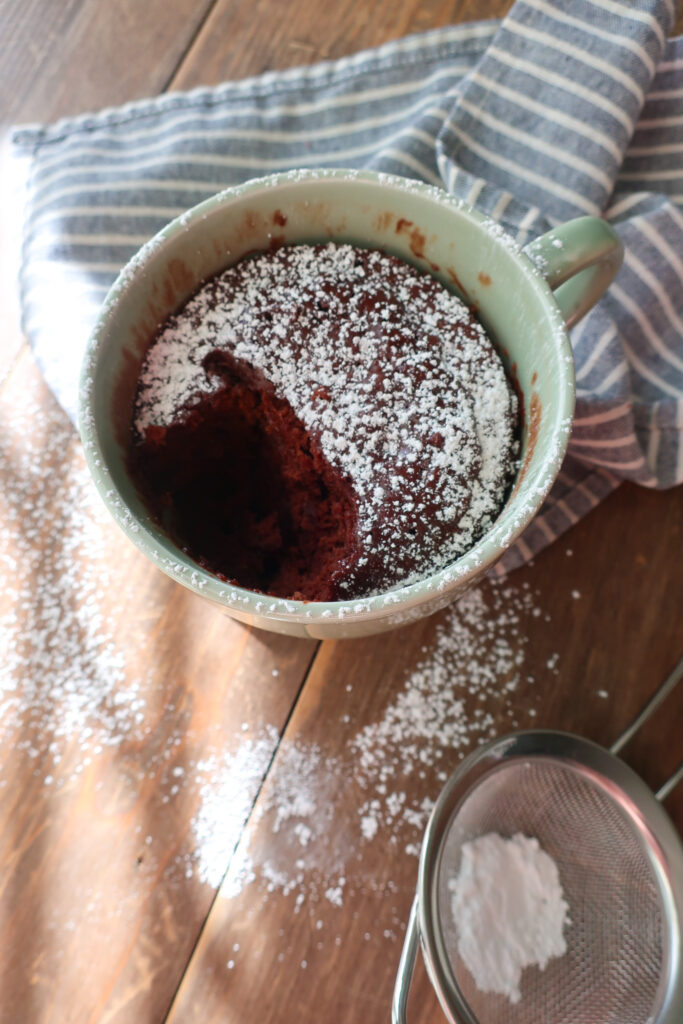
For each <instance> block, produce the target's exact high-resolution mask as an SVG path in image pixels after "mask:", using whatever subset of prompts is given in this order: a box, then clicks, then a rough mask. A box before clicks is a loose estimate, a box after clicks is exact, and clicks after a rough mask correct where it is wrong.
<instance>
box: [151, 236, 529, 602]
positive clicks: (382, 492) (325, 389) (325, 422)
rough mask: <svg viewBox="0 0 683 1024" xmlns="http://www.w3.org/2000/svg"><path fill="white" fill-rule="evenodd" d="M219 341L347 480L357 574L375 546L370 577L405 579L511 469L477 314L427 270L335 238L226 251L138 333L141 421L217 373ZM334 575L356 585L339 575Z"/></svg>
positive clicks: (497, 495)
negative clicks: (147, 340)
mask: <svg viewBox="0 0 683 1024" xmlns="http://www.w3.org/2000/svg"><path fill="white" fill-rule="evenodd" d="M221 351H226V352H229V353H230V354H231V357H234V358H236V359H237V360H239V361H241V362H242V363H243V364H244V365H245V366H248V367H255V368H257V369H258V370H259V371H262V373H263V375H264V376H265V378H266V380H267V381H268V382H269V383H270V385H272V387H273V388H274V389H275V393H276V395H277V396H278V397H279V398H283V399H285V400H286V401H287V402H288V403H289V405H290V406H291V408H292V409H293V410H294V413H295V414H296V416H297V417H298V418H299V419H300V420H301V422H302V423H303V424H304V426H305V428H306V429H307V430H308V431H310V433H311V436H312V438H313V439H314V443H315V444H319V445H320V449H321V450H322V453H323V454H324V456H325V458H326V459H327V461H328V462H329V463H330V464H331V465H332V466H334V467H336V469H337V470H339V472H340V473H341V474H342V476H343V477H344V478H345V479H349V480H350V481H351V482H352V484H353V488H354V492H355V494H356V497H357V501H358V530H359V534H360V538H359V539H360V543H361V545H362V547H363V550H364V551H365V552H366V555H365V556H364V558H362V559H361V560H360V562H359V565H358V568H357V569H356V570H355V571H356V575H358V576H359V579H362V578H363V577H364V575H365V574H366V573H367V571H368V569H367V562H368V559H370V560H372V558H373V557H375V555H374V553H375V552H379V557H378V559H377V560H378V564H379V565H381V566H382V569H381V572H382V573H383V574H384V578H383V579H382V580H381V583H376V584H375V586H376V587H377V588H378V589H385V588H386V586H387V585H395V584H396V583H398V582H401V583H408V582H412V581H414V580H416V579H419V578H420V577H421V576H422V575H424V574H425V573H426V572H432V571H435V570H436V569H438V568H441V567H442V566H443V565H445V564H448V563H449V562H451V561H453V560H454V559H455V558H457V557H458V556H459V555H460V554H462V553H463V552H464V551H466V550H467V549H468V548H469V547H471V546H472V544H473V543H474V541H475V540H476V539H477V538H478V537H479V536H480V535H481V534H482V533H483V532H484V531H485V530H486V529H487V528H488V527H489V526H490V525H491V524H492V522H493V521H494V519H495V517H496V515H497V514H498V512H499V510H500V508H501V506H502V503H503V499H504V496H505V493H506V490H507V488H508V487H509V484H510V482H511V477H512V473H513V471H514V465H515V458H516V440H515V436H514V432H515V417H516V397H515V395H514V392H513V391H512V389H511V388H510V386H509V384H508V382H507V380H506V377H505V373H504V370H503V366H502V363H501V361H500V359H499V357H498V356H497V354H496V353H495V350H494V349H493V347H492V346H491V344H490V342H489V341H488V339H487V338H486V336H485V334H484V332H483V329H482V328H481V327H480V326H479V325H478V324H477V323H475V322H472V319H471V316H470V313H469V311H468V310H467V308H466V307H465V306H464V305H463V304H462V303H461V302H460V300H459V299H457V297H456V296H455V295H453V294H452V293H450V292H448V291H447V290H446V289H445V288H443V287H442V286H441V285H439V284H438V283H437V282H436V281H434V280H433V279H432V278H430V277H428V276H427V277H425V276H424V275H420V274H418V273H417V272H416V271H415V270H414V269H413V268H412V267H410V266H409V265H408V264H405V263H403V262H402V261H399V260H395V259H393V258H390V257H386V256H384V255H383V254H381V253H378V252H372V251H370V252H367V251H364V250H363V251H361V250H357V249H354V248H353V247H351V246H349V245H333V244H330V245H328V246H316V247H312V246H303V245H302V246H293V247H291V248H286V249H281V250H279V251H277V252H275V253H272V252H271V253H266V254H262V255H260V256H256V257H254V258H253V259H251V260H247V261H243V262H242V263H239V264H237V265H236V266H235V267H233V268H230V269H229V270H228V271H226V272H225V273H224V274H222V275H220V276H219V277H218V278H214V279H212V280H211V281H209V282H208V284H207V285H206V286H205V287H204V288H203V289H201V290H200V292H199V293H198V294H197V295H196V296H195V297H194V298H193V299H191V300H190V302H189V303H188V304H187V305H186V306H185V308H184V310H183V311H182V313H181V314H180V315H178V316H177V317H172V318H170V320H169V321H168V322H167V325H166V326H165V327H164V328H163V329H162V331H161V333H160V335H159V337H158V339H157V340H156V342H155V343H154V344H153V345H152V347H151V349H150V351H149V353H148V355H147V357H146V360H145V363H144V365H143V368H142V371H141V376H140V384H139V391H138V399H137V403H136V412H135V427H136V430H137V431H138V432H139V434H140V435H141V436H144V435H145V432H146V431H147V430H149V429H150V428H152V427H159V426H168V425H170V424H171V423H174V422H176V421H179V420H180V421H182V420H183V417H184V416H186V415H187V414H188V412H189V410H191V409H192V408H193V406H194V405H195V404H196V403H197V402H198V401H199V399H200V398H201V396H205V395H207V394H211V393H213V392H215V391H216V390H218V389H219V388H220V386H221V377H220V373H219V372H217V370H216V367H215V366H214V353H216V352H221ZM416 563H418V566H417V568H416V567H415V565H416ZM364 564H365V565H366V568H365V569H362V568H361V566H362V565H364ZM388 574H391V575H388ZM348 589H349V593H354V592H356V593H367V590H364V589H362V588H361V589H360V590H358V589H357V585H356V589H355V590H354V580H353V579H352V580H350V581H349V583H348ZM370 592H373V591H370ZM344 596H345V595H344Z"/></svg>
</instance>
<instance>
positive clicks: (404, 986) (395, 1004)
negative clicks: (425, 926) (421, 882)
mask: <svg viewBox="0 0 683 1024" xmlns="http://www.w3.org/2000/svg"><path fill="white" fill-rule="evenodd" d="M417 947H418V934H417V896H416V897H415V898H414V900H413V905H412V907H411V908H410V918H409V919H408V927H407V929H406V937H405V940H404V942H403V949H402V951H401V960H400V962H399V965H398V971H397V973H396V984H395V985H394V998H393V1000H392V1003H391V1024H406V1019H407V1018H406V1009H407V1006H408V994H409V992H410V983H411V981H412V980H413V971H414V970H415V960H416V957H417Z"/></svg>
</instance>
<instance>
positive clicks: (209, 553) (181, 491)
mask: <svg viewBox="0 0 683 1024" xmlns="http://www.w3.org/2000/svg"><path fill="white" fill-rule="evenodd" d="M205 368H206V370H207V371H208V372H209V373H210V374H211V375H212V376H214V375H218V376H219V377H220V379H221V387H220V388H219V390H217V391H215V392H213V393H211V394H208V395H204V396H202V397H201V398H200V399H199V400H198V401H197V402H196V403H195V404H194V405H193V406H192V407H191V409H190V410H189V411H188V413H187V415H186V416H185V417H184V419H183V421H182V423H180V424H174V425H171V426H168V427H150V428H149V429H148V430H147V433H146V437H145V442H144V444H140V445H137V446H134V447H133V449H132V453H131V459H132V466H131V469H132V472H133V475H134V477H135V479H136V480H137V481H138V485H139V487H140V489H141V491H142V493H143V496H144V498H145V501H146V504H147V505H148V507H149V509H150V512H151V513H152V515H153V516H154V518H155V519H157V520H158V521H159V523H160V524H161V525H162V526H163V528H164V530H165V531H166V532H167V533H168V534H169V535H170V536H171V537H172V538H174V539H175V540H176V542H177V543H178V544H179V546H180V547H181V548H182V550H184V551H185V552H186V553H187V554H189V555H190V557H192V558H193V559H194V560H195V561H196V562H198V563H199V564H200V565H201V566H203V567H204V568H207V569H208V570H209V571H210V572H212V573H214V574H215V575H217V576H218V577H219V578H222V579H225V580H236V581H239V584H240V585H241V586H243V587H247V588H248V589H251V590H258V591H262V592H264V593H268V594H272V595H274V596H276V597H289V598H301V597H302V596H303V595H304V594H305V597H306V599H308V600H317V601H328V600H334V599H335V598H336V597H337V592H336V586H335V582H336V579H337V577H338V575H339V573H340V572H341V571H343V570H344V568H345V565H346V560H347V559H348V558H349V557H352V558H353V557H357V555H358V542H357V539H356V534H357V531H356V504H355V500H354V496H353V491H352V487H351V485H350V484H349V483H348V482H347V481H346V480H344V479H343V477H342V476H341V474H340V473H339V471H338V470H336V469H334V468H333V467H332V466H330V464H329V462H328V461H327V460H326V459H325V458H324V456H323V455H322V453H321V452H320V450H319V447H318V446H317V445H316V444H315V443H314V442H313V441H312V439H311V438H310V436H309V434H308V432H307V431H306V429H305V427H304V426H303V424H302V423H301V421H300V420H299V419H298V418H297V416H296V415H295V413H294V411H293V410H292V408H291V406H290V405H289V403H288V402H287V401H286V400H284V399H282V398H278V397H277V396H276V395H275V393H274V390H273V387H272V385H271V384H270V383H269V382H268V381H267V380H266V379H265V377H264V376H263V374H262V373H261V372H260V371H259V370H257V369H255V368H253V367H251V366H249V365H248V364H246V363H244V362H242V361H240V360H238V359H235V357H234V356H232V355H231V354H230V353H229V352H224V351H220V352H219V351H216V352H212V353H211V354H210V356H209V357H208V358H207V360H206V362H205Z"/></svg>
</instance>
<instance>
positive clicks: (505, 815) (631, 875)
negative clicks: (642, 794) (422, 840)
mask: <svg viewBox="0 0 683 1024" xmlns="http://www.w3.org/2000/svg"><path fill="white" fill-rule="evenodd" d="M606 787H607V783H606V784H605V788H602V787H601V786H600V785H598V784H597V782H595V781H593V780H592V779H590V778H589V777H587V776H585V775H583V774H582V773H581V772H580V771H578V770H575V769H573V768H571V767H570V766H567V765H565V764H563V763H562V762H558V761H553V760H545V759H534V760H532V761H530V762H514V761H511V762H508V763H507V764H506V765H504V766H503V767H501V768H500V769H498V770H497V771H496V772H494V773H491V774H489V775H488V776H487V777H485V778H484V779H483V780H482V781H481V782H479V783H478V784H477V785H476V787H475V788H474V789H473V791H472V792H471V793H470V794H469V796H468V797H467V799H466V800H465V802H464V804H463V805H462V806H461V808H459V809H458V811H457V814H456V815H455V817H454V818H453V819H452V820H451V823H450V825H449V828H448V830H447V834H446V837H445V840H444V843H443V853H442V859H441V864H440V869H439V876H438V879H437V885H438V918H439V921H438V927H440V928H441V932H442V936H443V939H444V942H445V946H446V949H447V951H448V956H449V959H450V962H451V966H452V969H453V972H454V975H455V977H456V979H457V982H458V984H459V986H460V988H461V990H462V992H463V994H464V996H465V999H466V1001H467V1002H468V1004H469V1006H470V1008H471V1010H472V1011H473V1013H474V1014H475V1016H476V1017H477V1019H478V1020H479V1021H480V1022H481V1024H647V1022H648V1021H649V1020H650V1019H652V1018H653V1016H654V1015H655V1014H656V1013H657V1011H658V1009H659V1007H660V1005H661V1002H662V999H663V987H664V986H663V983H662V972H663V967H665V965H666V962H667V956H668V953H667V948H666V942H667V930H666V921H665V918H664V913H663V906H662V895H661V892H660V889H659V886H658V883H657V878H656V875H655V872H654V870H653V868H652V866H651V863H650V861H649V859H648V856H647V854H646V852H645V849H646V847H645V839H644V837H643V835H642V834H641V833H640V832H639V830H638V828H637V826H636V825H635V824H634V822H633V821H632V819H631V818H629V817H628V815H627V814H626V812H625V811H624V810H623V809H622V808H621V807H620V805H619V803H618V801H617V799H615V798H614V796H612V795H611V794H610V792H609V790H608V789H607V788H606ZM487 832H497V833H499V834H500V835H502V836H506V837H509V836H512V835H514V834H515V833H516V832H521V833H523V834H524V835H527V836H535V837H536V838H537V839H538V840H539V843H540V844H541V847H542V848H543V849H544V850H545V851H546V853H548V854H549V855H550V856H551V857H552V858H553V860H554V861H555V863H556V864H557V867H558V870H559V873H560V880H561V883H562V888H563V890H564V895H565V899H566V900H567V902H568V904H569V916H570V919H571V925H568V926H567V927H566V928H565V931H564V935H565V939H566V942H567V952H566V954H565V955H564V956H562V957H558V958H556V959H553V960H551V961H550V962H549V963H548V965H547V966H546V968H545V970H543V971H542V970H540V969H539V968H537V967H529V968H526V969H525V970H524V972H523V974H522V982H521V993H522V998H521V1000H520V1001H519V1002H518V1003H516V1004H512V1003H511V1002H510V1001H509V1000H508V999H507V998H505V997H504V996H501V995H496V994H484V993H482V992H480V991H479V990H478V989H477V988H476V986H475V984H474V980H473V978H472V976H471V974H470V973H469V971H468V969H467V968H466V967H465V965H464V963H463V962H462V960H461V958H460V956H459V955H458V951H457V932H456V929H455V923H454V921H453V919H452V913H451V908H450V898H451V895H450V892H449V888H448V883H449V880H450V879H452V878H453V877H455V876H456V875H457V872H458V870H459V866H460V848H461V846H462V844H463V843H464V842H466V841H468V840H472V839H475V838H477V837H478V836H481V835H484V834H486V833H487Z"/></svg>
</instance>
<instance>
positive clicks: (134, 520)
mask: <svg viewBox="0 0 683 1024" xmlns="http://www.w3.org/2000/svg"><path fill="white" fill-rule="evenodd" d="M316 181H317V182H319V181H332V182H334V181H339V182H340V183H342V184H347V185H351V186H353V183H354V182H360V183H361V184H368V185H375V186H378V187H381V188H382V189H386V190H388V191H389V192H393V193H399V194H406V195H410V194H412V195H418V196H420V197H422V198H423V199H426V200H428V201H430V202H432V203H434V204H435V205H437V206H441V207H445V208H448V209H450V210H451V211H452V212H453V213H455V214H456V215H458V216H461V217H463V218H465V219H466V220H469V221H470V222H472V223H474V224H475V226H476V227H478V228H479V229H482V230H483V231H485V233H486V234H487V236H488V239H489V241H490V242H492V243H493V244H494V245H496V246H501V247H504V248H505V249H507V250H508V251H509V252H510V254H511V255H512V256H513V257H514V258H515V261H516V262H517V263H518V264H519V268H520V270H521V272H522V273H523V275H524V279H525V281H526V282H527V283H528V285H529V287H530V288H531V289H532V290H533V291H534V292H535V293H536V296H537V298H539V299H540V301H541V302H542V305H543V309H544V312H545V313H546V314H547V317H548V326H549V328H550V329H551V330H552V333H553V337H554V340H555V342H556V344H557V346H558V359H557V364H558V368H559V371H560V380H559V382H558V386H557V404H556V405H555V406H554V408H553V410H552V412H553V417H554V423H553V429H552V431H551V438H550V441H549V443H550V444H551V446H552V452H551V454H550V455H549V457H548V458H547V460H546V461H545V463H544V464H543V466H542V467H538V468H537V469H536V470H535V473H534V475H533V476H529V477H528V478H527V479H525V482H524V488H523V490H525V491H526V492H527V494H526V497H525V499H524V502H522V501H521V500H520V499H519V492H518V493H515V491H514V490H513V493H512V494H511V496H510V497H509V498H508V500H507V502H506V504H505V505H504V507H503V509H502V510H501V512H500V514H499V516H498V518H497V519H496V521H495V522H494V523H493V525H492V526H491V527H490V529H489V530H487V531H486V533H485V534H484V535H483V536H482V537H481V538H480V539H479V540H478V541H477V542H476V543H475V544H474V545H473V546H472V547H471V548H470V549H469V550H468V551H466V552H465V553H464V554H463V555H461V556H460V557H459V558H457V559H456V560H454V561H453V562H450V563H449V564H448V565H446V566H444V567H443V568H442V569H440V570H438V571H437V572H434V573H430V574H428V575H426V576H424V577H422V578H421V579H419V580H416V581H415V582H412V583H408V584H403V585H398V586H394V587H393V588H390V589H387V590H385V591H382V592H381V593H379V594H374V595H371V596H369V597H356V598H346V599H344V600H339V601H304V600H293V599H289V598H280V597H274V596H272V595H269V594H265V593H261V592H258V591H253V590H247V589H246V588H244V587H240V586H238V585H237V584H232V583H229V582H226V581H224V580H220V579H218V578H217V577H216V576H214V575H212V574H211V573H209V572H208V571H207V570H205V569H202V568H201V566H199V565H198V564H197V563H195V562H193V561H192V559H190V557H189V556H186V555H184V553H183V552H181V551H180V550H179V548H178V547H177V545H176V544H175V543H174V542H173V541H172V540H171V539H170V538H168V537H167V536H166V535H165V534H164V533H163V532H162V531H161V529H160V528H158V527H157V526H156V524H155V523H154V522H153V521H152V520H151V518H146V519H145V520H142V519H141V518H140V517H139V516H137V515H136V514H135V513H133V512H132V511H131V509H129V508H128V506H127V504H126V502H125V500H124V499H123V496H122V495H121V493H120V491H119V488H118V486H117V484H116V481H115V479H114V476H113V474H112V473H111V471H110V469H109V466H108V464H107V460H106V457H105V455H104V452H103V446H102V445H101V443H100V438H99V433H100V424H99V422H98V421H97V419H96V417H95V414H94V412H93V409H92V403H91V396H92V392H93V389H94V381H95V371H96V367H97V361H98V356H99V354H100V352H101V350H102V348H103V346H104V345H105V344H106V341H107V332H108V328H109V324H110V322H111V320H112V319H113V318H114V317H115V315H116V310H117V307H118V305H119V303H120V301H122V300H124V299H125V296H126V293H127V291H128V290H129V288H130V285H131V282H132V281H133V279H134V278H136V277H137V276H138V275H139V274H141V273H144V271H145V268H146V267H147V266H148V265H149V264H150V263H152V262H154V261H155V260H156V259H157V258H158V257H159V255H160V254H161V253H162V252H163V249H164V246H165V244H166V243H167V242H169V241H171V240H172V239H174V238H175V237H176V235H177V234H178V233H179V232H184V231H187V230H188V228H191V227H192V226H193V225H196V223H197V222H198V221H201V220H202V219H203V218H204V217H205V216H206V215H207V214H209V213H212V212H213V211H214V210H216V209H217V208H220V207H222V206H224V205H225V204H228V205H229V204H230V203H232V202H239V201H240V200H242V199H243V197H245V196H248V195H250V194H252V193H257V192H259V191H269V190H271V189H276V188H278V187H281V186H283V185H284V186H287V185H296V184H302V185H305V184H310V183H311V182H316ZM574 400H575V380H574V363H573V354H572V349H571V344H570V341H569V333H568V329H567V326H566V324H565V321H564V318H563V317H562V314H561V311H560V308H559V306H558V304H557V301H556V300H555V298H554V295H553V292H552V289H551V288H550V286H549V284H548V282H547V280H546V279H545V277H544V276H543V274H542V272H541V270H540V269H539V268H538V267H537V266H536V264H535V263H534V262H533V260H532V259H531V258H530V257H529V256H528V255H527V254H526V253H525V252H524V251H523V249H522V248H521V247H520V246H519V244H518V243H517V242H516V241H515V240H514V239H513V238H512V237H511V236H510V235H509V234H508V233H507V231H505V230H504V229H503V228H502V227H501V225H500V224H499V223H498V222H497V221H495V220H493V219H492V218H491V217H489V216H487V215H486V214H484V213H482V212H480V211H478V210H476V209H474V208H473V207H472V206H470V205H469V204H468V203H467V202H465V201H464V200H462V199H459V198H457V197H456V196H452V195H450V194H449V193H448V192H446V191H445V190H442V189H440V188H438V187H437V186H435V185H429V184H426V183H424V182H420V181H415V180H412V179H408V178H403V177H400V176H398V175H393V174H387V173H385V172H380V171H371V170H356V169H351V170H349V169H344V168H319V169H314V170H309V169H305V168H302V169H297V170H292V171H286V172H282V173H276V174H271V175H267V176H265V177H260V178H252V179H250V180H248V181H246V182H243V183H241V184H239V185H234V186H231V187H229V188H226V189H223V190H221V191H220V192H218V193H216V194H215V195H213V196H210V197H209V198H208V199H205V200H203V201H202V202H201V203H198V204H197V205H196V206H193V207H191V208H190V209H189V210H187V211H185V212H183V213H182V214H180V215H179V216H177V217H175V218H174V219H173V220H171V221H170V222H169V223H168V224H167V225H165V226H164V227H163V228H162V229H161V230H160V231H158V232H157V233H156V234H155V235H154V236H153V237H152V238H151V239H150V240H149V241H148V242H146V243H145V244H144V245H143V246H142V247H141V248H140V249H139V250H138V252H137V253H136V254H135V255H134V256H133V257H132V258H131V259H130V260H129V261H128V262H127V263H126V264H125V266H124V267H123V268H122V270H121V271H120V273H119V274H118V276H117V278H116V280H115V281H114V283H113V284H112V286H111V288H110V290H109V292H108V293H107V296H106V298H105V300H104V303H103V305H102V307H101V309H100V311H99V313H98V316H97V319H96V321H95V324H94V326H93V329H92V331H91V334H90V337H89V339H88V343H87V346H86V350H85V356H84V359H83V363H82V367H81V376H80V387H79V430H80V434H81V439H82V442H83V448H84V452H85V457H86V461H87V463H88V468H89V470H90V473H91V475H92V477H93V479H94V481H95V484H96V487H97V490H98V491H99V493H100V496H101V497H102V498H103V500H104V502H105V504H106V505H107V508H108V509H109V512H110V513H111V514H112V516H113V518H114V519H115V521H116V522H117V524H118V525H119V527H120V528H121V529H122V530H123V531H124V533H125V534H126V535H127V536H128V537H129V539H130V540H132V542H133V543H134V544H135V545H136V546H137V547H138V548H139V549H140V550H141V551H142V552H143V553H144V554H145V555H146V556H147V557H148V558H149V559H150V560H151V561H152V562H153V563H154V564H155V565H156V566H157V567H158V568H159V569H161V570H162V571H163V572H164V573H166V574H167V575H168V576H170V577H171V578H172V579H174V580H175V581H176V582H179V583H181V584H182V585H183V586H185V587H187V588H189V589H190V590H192V591H194V592H195V593H197V594H199V595H200V596H201V597H205V598H208V599H209V600H211V601H213V602H214V603H216V604H218V605H220V606H222V607H224V608H226V609H227V610H230V611H231V612H233V613H235V614H237V616H238V617H240V616H244V617H245V618H249V617H251V616H255V617H257V618H265V619H269V620H272V621H279V622H293V623H303V624H306V625H311V624H312V623H314V622H325V621H329V620H332V619H338V620H340V621H341V620H342V619H343V620H344V621H345V622H352V621H359V620H363V621H372V620H376V619H384V618H385V617H386V616H387V615H391V614H396V613H397V612H401V611H407V610H409V609H412V608H415V607H417V606H419V605H421V604H423V603H425V602H426V601H428V600H430V599H434V598H436V597H438V595H440V594H445V593H448V592H449V591H450V590H451V589H454V588H457V589H460V588H462V587H463V586H464V585H466V584H467V582H468V581H469V580H470V579H472V578H474V577H475V576H477V577H478V576H480V575H482V574H483V573H485V572H486V571H487V570H488V569H490V568H491V567H492V566H493V565H494V564H495V562H496V561H497V560H498V559H499V558H500V557H501V556H502V555H503V554H504V552H505V551H506V550H507V549H508V548H509V547H510V545H511V544H512V543H514V541H515V540H516V539H517V538H518V537H519V535H520V534H521V533H522V532H523V530H524V529H525V528H526V527H527V526H528V525H529V523H530V522H531V520H532V519H533V518H534V516H535V515H536V513H537V511H538V510H539V508H540V507H541V505H542V503H543V501H544V499H545V497H546V496H547V494H548V492H549V490H550V488H551V486H552V484H553V482H554V480H555V478H556V476H557V473H558V472H559V469H560V466H561V464H562V461H563V459H564V456H565V453H566V449H567V445H568V442H569V435H570V432H571V426H572V419H573V411H574ZM521 490H522V489H520V491H521ZM511 510H512V511H511ZM515 511H516V513H517V515H516V519H515V521H514V522H512V521H511V520H512V513H513V512H515Z"/></svg>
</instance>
